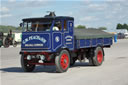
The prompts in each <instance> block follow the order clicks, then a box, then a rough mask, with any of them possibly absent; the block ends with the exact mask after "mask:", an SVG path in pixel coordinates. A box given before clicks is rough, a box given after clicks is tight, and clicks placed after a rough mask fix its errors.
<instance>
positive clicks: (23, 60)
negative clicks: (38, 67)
mask: <svg viewBox="0 0 128 85" xmlns="http://www.w3.org/2000/svg"><path fill="white" fill-rule="evenodd" d="M25 57H26V56H24V55H21V67H22V69H23V71H24V72H32V71H33V70H34V69H35V65H30V64H28V60H27V59H26V58H25Z"/></svg>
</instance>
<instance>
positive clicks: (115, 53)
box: [0, 39, 128, 85]
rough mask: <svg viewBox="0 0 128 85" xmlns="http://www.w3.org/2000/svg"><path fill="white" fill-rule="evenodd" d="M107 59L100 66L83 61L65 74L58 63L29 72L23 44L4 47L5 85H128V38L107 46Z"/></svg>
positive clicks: (0, 69)
mask: <svg viewBox="0 0 128 85" xmlns="http://www.w3.org/2000/svg"><path fill="white" fill-rule="evenodd" d="M104 50H105V62H104V63H103V64H102V65H101V66H98V67H93V66H88V63H79V62H76V64H75V65H74V66H73V67H71V68H69V70H68V71H67V72H65V73H56V72H55V66H37V68H36V69H35V71H34V72H31V73H25V72H23V70H22V69H21V66H20V55H19V51H20V47H16V48H14V47H10V48H0V64H1V65H0V76H1V77H0V82H1V85H37V84H38V85H52V84H54V85H128V39H124V40H118V43H114V45H112V47H111V48H110V49H109V48H105V49H104Z"/></svg>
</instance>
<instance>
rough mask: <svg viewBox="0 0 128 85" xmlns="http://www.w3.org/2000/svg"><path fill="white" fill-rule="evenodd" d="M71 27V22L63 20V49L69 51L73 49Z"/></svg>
mask: <svg viewBox="0 0 128 85" xmlns="http://www.w3.org/2000/svg"><path fill="white" fill-rule="evenodd" d="M73 27H74V23H73V21H68V20H67V21H66V20H64V29H63V30H64V37H63V38H64V47H66V48H68V49H70V50H73V49H74V37H73V33H74V32H73Z"/></svg>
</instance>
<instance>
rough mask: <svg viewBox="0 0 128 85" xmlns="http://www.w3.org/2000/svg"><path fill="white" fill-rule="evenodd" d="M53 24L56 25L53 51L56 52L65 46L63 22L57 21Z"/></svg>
mask: <svg viewBox="0 0 128 85" xmlns="http://www.w3.org/2000/svg"><path fill="white" fill-rule="evenodd" d="M53 23H54V24H53V27H52V49H53V51H56V50H57V49H59V48H61V47H62V45H63V38H62V35H63V33H62V21H61V20H55V21H54V22H53Z"/></svg>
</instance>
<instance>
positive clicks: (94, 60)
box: [89, 47, 104, 66]
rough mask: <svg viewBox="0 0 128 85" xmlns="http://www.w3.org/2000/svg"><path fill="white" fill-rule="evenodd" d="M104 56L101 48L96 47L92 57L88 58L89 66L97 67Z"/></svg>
mask: <svg viewBox="0 0 128 85" xmlns="http://www.w3.org/2000/svg"><path fill="white" fill-rule="evenodd" d="M103 60H104V54H103V49H102V48H101V47H97V48H95V50H94V56H92V57H90V58H89V64H90V65H94V66H99V65H101V64H102V63H103Z"/></svg>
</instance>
